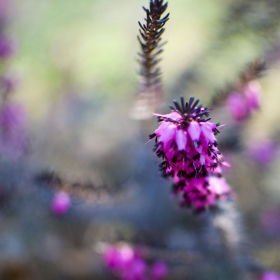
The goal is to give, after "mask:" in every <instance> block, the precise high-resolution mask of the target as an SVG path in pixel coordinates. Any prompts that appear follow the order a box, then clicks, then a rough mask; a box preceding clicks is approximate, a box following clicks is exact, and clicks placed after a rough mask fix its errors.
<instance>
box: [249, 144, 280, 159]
mask: <svg viewBox="0 0 280 280" xmlns="http://www.w3.org/2000/svg"><path fill="white" fill-rule="evenodd" d="M247 153H248V155H249V157H250V158H251V159H252V160H254V161H256V162H258V163H261V164H268V163H270V162H272V161H273V160H274V159H275V158H276V157H277V145H276V143H274V142H273V141H271V140H269V139H265V140H262V141H255V142H254V143H252V144H251V145H250V146H249V147H248V149H247Z"/></svg>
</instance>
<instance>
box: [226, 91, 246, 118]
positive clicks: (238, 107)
mask: <svg viewBox="0 0 280 280" xmlns="http://www.w3.org/2000/svg"><path fill="white" fill-rule="evenodd" d="M227 106H228V109H229V111H230V112H231V114H232V116H233V118H234V119H235V120H236V121H237V122H240V121H242V120H244V119H245V118H246V117H247V116H248V115H249V108H248V104H247V100H246V97H245V96H244V95H242V94H241V93H238V92H232V93H231V94H230V95H229V97H228V100H227Z"/></svg>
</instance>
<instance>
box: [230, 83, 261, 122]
mask: <svg viewBox="0 0 280 280" xmlns="http://www.w3.org/2000/svg"><path fill="white" fill-rule="evenodd" d="M261 94H262V90H261V86H260V84H259V82H258V81H255V80H254V81H250V82H249V83H248V84H247V85H246V86H245V87H244V88H243V89H242V91H241V92H235V91H234V92H232V93H231V94H230V95H229V96H228V99H227V107H228V109H229V111H230V113H231V114H232V116H233V118H234V119H235V120H236V121H237V122H241V121H243V120H244V119H246V118H247V117H248V116H249V115H250V114H251V113H252V111H253V110H256V109H259V107H260V102H261Z"/></svg>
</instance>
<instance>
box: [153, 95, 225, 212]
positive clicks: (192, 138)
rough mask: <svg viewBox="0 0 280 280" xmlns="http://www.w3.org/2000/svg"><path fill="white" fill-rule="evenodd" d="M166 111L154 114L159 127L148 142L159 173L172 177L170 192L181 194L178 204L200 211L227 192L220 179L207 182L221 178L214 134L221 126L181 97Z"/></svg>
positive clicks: (219, 155) (223, 182)
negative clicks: (151, 141)
mask: <svg viewBox="0 0 280 280" xmlns="http://www.w3.org/2000/svg"><path fill="white" fill-rule="evenodd" d="M170 108H171V110H172V112H171V113H170V114H166V115H160V114H154V115H155V116H157V117H158V119H159V122H160V125H159V127H158V129H156V130H155V132H154V133H153V134H151V135H150V139H153V138H155V140H156V143H155V148H154V152H155V154H156V155H157V157H159V158H161V159H162V160H163V162H162V163H161V164H160V166H159V167H160V171H161V172H162V175H163V177H172V178H173V183H174V184H173V192H174V193H175V194H181V195H182V205H184V206H191V207H193V208H195V209H199V210H201V209H204V208H206V207H207V206H211V205H214V204H215V201H216V199H217V198H222V197H224V196H225V195H227V194H228V193H230V188H229V186H228V185H227V184H226V182H225V181H224V179H222V178H217V179H216V181H215V180H214V179H211V180H210V179H209V178H210V176H216V177H217V176H218V177H221V168H220V164H221V163H223V158H222V155H221V153H220V151H219V150H218V146H217V140H216V137H215V135H216V134H218V133H219V128H220V127H222V126H221V125H220V124H215V123H212V122H210V119H211V118H209V111H208V109H207V108H204V107H203V106H202V105H199V99H197V100H195V99H194V97H191V98H190V99H189V101H188V102H185V101H184V98H183V97H181V104H179V103H178V102H177V101H174V107H170ZM213 182H214V183H215V184H217V186H213Z"/></svg>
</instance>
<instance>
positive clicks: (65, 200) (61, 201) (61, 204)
mask: <svg viewBox="0 0 280 280" xmlns="http://www.w3.org/2000/svg"><path fill="white" fill-rule="evenodd" d="M70 206H71V198H70V196H69V194H68V193H66V192H64V191H60V192H58V193H57V194H56V195H55V196H54V198H53V200H52V203H51V209H52V212H53V213H54V214H55V215H58V216H60V215H63V214H65V213H66V212H67V211H68V209H69V208H70Z"/></svg>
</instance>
